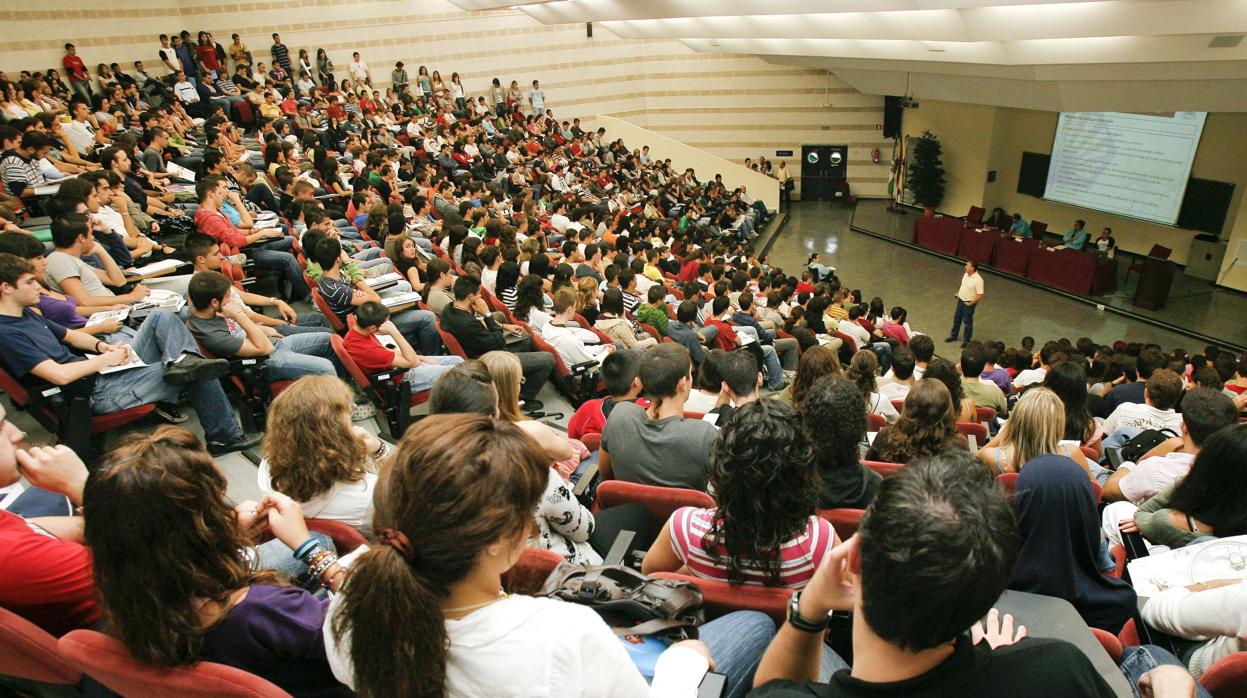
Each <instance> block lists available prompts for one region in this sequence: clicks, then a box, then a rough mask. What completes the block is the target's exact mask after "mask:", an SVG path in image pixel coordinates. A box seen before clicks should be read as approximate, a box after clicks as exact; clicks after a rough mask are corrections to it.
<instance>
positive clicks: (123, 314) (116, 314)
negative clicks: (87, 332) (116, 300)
mask: <svg viewBox="0 0 1247 698" xmlns="http://www.w3.org/2000/svg"><path fill="white" fill-rule="evenodd" d="M128 317H130V309H129V308H122V309H120V310H102V311H100V312H98V313H91V317H89V318H87V324H88V325H98V324H100V323H101V322H108V321H109V320H116V321H117V322H125V320H126V318H128Z"/></svg>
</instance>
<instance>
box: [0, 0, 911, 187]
mask: <svg viewBox="0 0 1247 698" xmlns="http://www.w3.org/2000/svg"><path fill="white" fill-rule="evenodd" d="M14 4H15V2H12V1H9V2H4V3H3V4H0V70H5V71H9V72H10V74H16V71H18V70H21V69H23V68H26V69H40V70H46V69H47V67H49V66H53V65H56V66H59V65H60V60H61V56H62V55H63V51H62V49H61V46H62V45H63V44H64V43H65V41H73V42H74V43H76V44H77V46H78V53H79V55H80V56H81V57H82V59H83V61H85V62H86V63H87V65H88V66H92V69H94V68H93V66H94V65H95V64H97V63H100V62H106V63H107V62H112V61H117V62H120V63H122V64H123V65H125V66H126V67H127V68H128V67H129V66H130V64H131V63H132V62H133V61H134V60H135V59H141V60H143V61H144V63H145V64H146V65H147V67H148V68H149V69H155V68H157V67H158V66H159V61H158V59H157V57H156V49H157V48H158V46H159V42H158V41H157V40H156V36H157V35H158V34H160V33H161V32H165V33H173V32H174V31H179V30H181V29H183V28H185V29H188V30H189V31H190V32H191V33H192V34H194V33H197V32H198V31H199V30H200V29H206V30H209V31H212V32H213V33H214V34H215V35H216V38H217V40H218V41H220V42H221V43H222V44H228V43H229V35H230V34H231V33H233V32H235V31H237V32H239V33H240V34H241V35H242V37H243V41H244V42H245V43H246V44H247V45H248V46H249V47H250V48H251V49H252V51H253V53H255V55H256V58H257V59H259V60H264V61H266V62H268V60H269V50H268V47H269V45H270V44H271V43H272V42H271V40H270V38H269V35H270V34H271V33H272V32H274V31H276V32H280V33H281V35H282V40H283V41H284V42H285V43H286V44H287V45H289V46H290V47H291V54H292V55H291V59H292V60H293V59H294V58H295V56H296V55H297V51H298V49H299V48H309V49H310V51H309V53H310V54H311V55H312V56H313V57H314V56H315V49H316V48H318V47H323V48H325V49H326V50H327V51H328V52H329V55H330V58H332V59H333V61H334V63H335V64H336V68H337V72H338V73H339V79H341V75H342V74H345V72H346V66H347V64H348V63H349V62H350V60H351V52H352V51H354V50H358V51H359V52H360V53H361V54H362V56H363V59H364V60H365V61H366V62H367V63H368V64H369V66H370V67H371V68H372V74H373V77H374V78H375V79H376V81H378V82H380V83H382V84H388V83H389V75H390V70H391V69H392V68H393V66H394V62H395V61H396V60H402V61H403V62H404V63H405V64H406V67H407V72H408V74H409V75H411V76H414V75H415V73H416V68H417V67H418V66H419V65H421V64H424V65H427V66H428V67H429V70H430V71H432V70H434V69H437V70H440V71H441V72H442V74H443V77H444V78H445V79H446V80H447V81H449V78H450V73H451V72H452V71H458V72H459V73H460V75H461V76H462V78H463V82H464V85H465V86H466V87H467V89H468V91H469V92H470V93H472V94H481V93H483V92H485V91H486V90H487V89H488V86H489V81H490V79H491V78H493V77H495V76H497V77H499V78H501V79H502V80H503V84H504V85H506V84H507V83H509V82H510V81H511V80H513V79H514V80H519V82H520V84H521V85H522V86H524V87H525V88H527V85H528V83H531V81H532V80H533V79H534V78H536V79H539V80H541V83H542V86H543V88H544V89H545V92H546V97H547V106H549V107H550V108H551V109H553V110H554V112H555V114H556V115H557V116H558V117H559V118H571V117H575V116H579V117H589V116H592V115H595V114H599V113H601V114H611V115H615V116H619V117H622V118H625V119H627V120H629V121H631V122H632V123H635V124H638V125H640V126H644V127H647V128H650V129H652V130H654V131H656V132H658V133H661V134H663V135H666V136H669V137H671V138H674V139H676V140H678V141H681V142H684V143H687V144H689V145H692V146H694V147H698V148H702V149H704V150H706V151H707V152H709V153H711V154H713V155H717V156H719V157H722V158H726V159H728V160H733V161H736V162H741V161H743V160H744V159H745V158H746V157H752V158H754V159H755V160H756V159H757V157H758V156H759V155H764V156H766V157H767V158H768V159H775V157H774V156H775V151H776V150H792V151H794V152H795V153H796V155H795V156H794V157H792V158H788V164H789V169H790V170H791V171H792V172H793V175H794V176H797V177H799V172H800V162H799V161H800V153H801V145H802V144H848V145H849V178H850V181H851V183H852V185H853V189H854V192H855V193H857V194H858V195H861V196H883V195H884V194H885V192H886V186H887V179H888V178H887V175H888V172H887V164H886V157H887V156H886V153H889V152H890V146H889V145H888V142H886V141H884V140H883V137H882V131H881V130H879V129H880V128H881V127H882V123H883V98H882V97H880V96H876V95H863V94H861V93H858V92H857V91H856V90H854V89H853V88H851V87H849V86H848V85H847V84H845V83H844V82H842V81H840V80H838V79H837V78H835V77H834V76H831V75H829V74H828V73H826V72H825V71H821V70H814V69H809V68H800V67H788V66H777V65H771V64H768V63H766V62H764V61H762V60H761V59H759V58H756V57H753V56H744V55H731V54H699V53H696V52H694V51H692V50H691V49H689V48H687V47H685V46H684V45H683V44H681V43H679V42H678V41H650V40H644V41H635V40H621V39H619V38H617V37H615V36H613V35H612V34H610V33H609V32H606V31H604V30H603V29H601V28H600V27H595V32H594V37H593V38H592V39H589V38H586V36H585V27H584V25H582V24H570V25H555V26H545V25H542V24H540V23H538V22H537V21H535V20H533V19H531V18H530V17H528V16H527V15H524V14H523V13H521V12H518V11H513V10H500V11H486V12H463V11H461V10H459V9H458V8H456V7H455V6H454V5H451V4H450V3H449V2H445V1H444V0H264V1H261V2H247V1H245V0H244V1H243V2H238V3H231V4H222V3H221V2H220V0H91V2H87V0H46V1H45V2H42V3H40V4H39V5H38V9H22V10H18V9H10V8H11V7H12V6H13V5H14ZM88 8H89V9H88ZM122 8H125V9H122ZM154 72H156V71H154ZM158 72H160V73H163V72H164V71H163V70H160V71H158ZM828 105H830V106H828ZM824 127H828V128H827V130H824ZM875 147H879V148H880V149H881V150H883V151H885V156H884V158H882V159H883V160H885V162H884V163H882V164H880V165H875V164H872V163H871V162H870V150H871V148H875Z"/></svg>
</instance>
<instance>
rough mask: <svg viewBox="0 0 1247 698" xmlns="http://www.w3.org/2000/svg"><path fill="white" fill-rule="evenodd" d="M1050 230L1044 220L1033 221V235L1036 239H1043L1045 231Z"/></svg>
mask: <svg viewBox="0 0 1247 698" xmlns="http://www.w3.org/2000/svg"><path fill="white" fill-rule="evenodd" d="M1046 232H1048V224H1047V223H1044V222H1043V221H1031V235H1032V236H1033V237H1034V238H1035V239H1036V240H1043V235H1044V233H1046Z"/></svg>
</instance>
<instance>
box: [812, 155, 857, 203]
mask: <svg viewBox="0 0 1247 698" xmlns="http://www.w3.org/2000/svg"><path fill="white" fill-rule="evenodd" d="M848 172H849V146H847V145H803V146H801V200H802V201H830V200H831V198H832V197H833V196H834V195H835V192H836V189H837V188H838V187H839V186H841V185H843V183H844V180H845V179H847V178H848Z"/></svg>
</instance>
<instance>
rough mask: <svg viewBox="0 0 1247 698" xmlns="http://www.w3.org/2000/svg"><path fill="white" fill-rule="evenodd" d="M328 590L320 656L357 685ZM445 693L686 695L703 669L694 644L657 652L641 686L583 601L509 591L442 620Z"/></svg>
mask: <svg viewBox="0 0 1247 698" xmlns="http://www.w3.org/2000/svg"><path fill="white" fill-rule="evenodd" d="M341 599H342V597H341V595H336V596H334V598H333V600H332V601H330V603H329V612H328V613H326V614H325V623H324V636H325V655H326V656H327V657H328V659H329V668H330V669H331V670H332V671H333V675H334V677H335V678H337V679H338V681H341V682H342V683H343V684H345V685H346V686H348V687H350V688H354V687H355V672H354V667H353V666H352V665H351V651H350V646H351V645H350V643H351V637H350V635H345V636H343V637H342V638H340V639H339V638H336V637H335V636H334V633H333V619H334V616H335V615H336V614H337V613H338V610H339V608H340V606H341ZM446 636H447V639H448V640H449V642H448V646H449V647H448V650H447V656H446V695H447V696H450V697H452V698H457V697H459V696H462V697H464V698H476V697H477V696H491V697H493V698H513V697H514V698H521V697H522V698H539V697H546V696H549V697H550V698H563V697H564V696H614V697H620V698H628V697H630V696H638V697H639V696H675V695H687V696H691V695H694V694H695V693H696V692H697V686H698V684H699V683H700V682H701V679H702V677H703V676H704V675H705V673H706V669H707V668H708V667H709V663H708V662H707V661H706V659H705V657H703V656H702V655H701V654H699V653H697V652H696V651H695V650H692V649H689V648H686V647H677V648H673V649H668V650H667V651H666V652H663V654H662V656H661V657H659V659H658V664H657V666H656V667H655V669H654V682H653V684H652V686H651V685H646V683H645V679H644V678H643V677H642V676H641V674H640V672H638V671H637V669H636V666H635V665H634V664H633V663H632V660H631V659H630V658H629V657H628V652H627V650H625V649H624V646H623V644H622V643H621V642H620V641H619V638H617V637H615V634H614V632H612V631H611V629H610V628H609V627H608V626H607V625H606V623H605V622H603V621H602V618H601V616H599V615H598V614H597V613H596V612H594V611H593V609H591V608H589V607H587V606H578V605H576V604H571V603H565V602H563V601H556V600H554V599H544V598H541V599H539V598H534V597H531V596H508V597H506V598H503V599H501V600H499V601H496V602H494V603H492V604H490V605H488V606H485V607H484V608H481V609H479V610H476V611H473V612H472V613H470V614H468V616H467V617H465V618H460V619H458V620H447V621H446Z"/></svg>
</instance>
